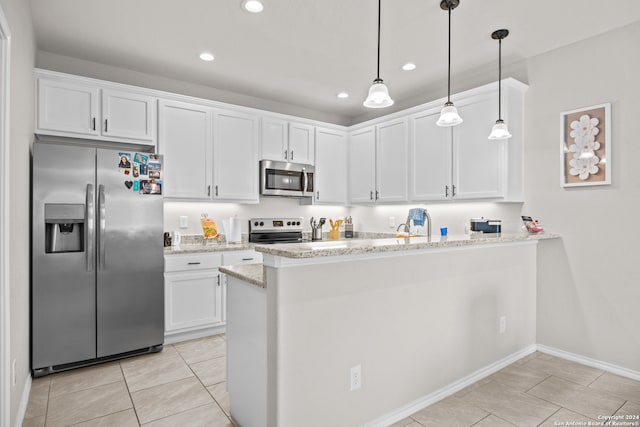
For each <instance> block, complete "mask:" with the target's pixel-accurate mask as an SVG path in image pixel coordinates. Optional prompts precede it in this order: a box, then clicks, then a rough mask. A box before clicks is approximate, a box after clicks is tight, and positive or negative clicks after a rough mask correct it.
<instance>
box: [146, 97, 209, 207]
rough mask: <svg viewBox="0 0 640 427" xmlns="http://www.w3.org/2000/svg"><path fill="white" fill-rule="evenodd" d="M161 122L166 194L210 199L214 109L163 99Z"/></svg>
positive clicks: (160, 137) (160, 144)
mask: <svg viewBox="0 0 640 427" xmlns="http://www.w3.org/2000/svg"><path fill="white" fill-rule="evenodd" d="M158 122H159V125H160V126H159V135H158V149H159V152H160V153H162V154H163V155H164V158H163V168H164V171H163V172H164V196H165V197H167V198H178V199H193V200H210V199H211V178H212V168H211V166H212V142H213V109H212V108H209V107H205V106H202V105H197V104H191V103H186V102H180V101H170V100H160V102H159V117H158Z"/></svg>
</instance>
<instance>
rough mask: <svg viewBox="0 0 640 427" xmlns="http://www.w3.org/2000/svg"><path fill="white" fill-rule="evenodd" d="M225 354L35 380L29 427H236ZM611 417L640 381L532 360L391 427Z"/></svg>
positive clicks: (193, 344) (177, 356) (639, 406)
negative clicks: (230, 410)
mask: <svg viewBox="0 0 640 427" xmlns="http://www.w3.org/2000/svg"><path fill="white" fill-rule="evenodd" d="M225 352H226V342H225V338H224V336H223V335H219V336H215V337H208V338H202V339H198V340H193V341H187V342H183V343H178V344H174V345H167V346H165V348H164V350H163V351H162V352H161V353H157V354H153V355H145V356H138V357H134V358H130V359H125V360H121V361H117V362H111V363H107V364H103V365H97V366H93V367H88V368H82V369H76V370H74V371H68V372H63V373H59V374H54V375H50V376H47V377H44V378H37V379H34V381H33V385H32V389H31V396H30V399H29V405H28V408H27V413H26V417H25V421H24V424H23V426H25V427H31V426H45V425H46V426H47V427H55V426H68V425H77V426H104V427H107V426H109V427H111V426H117V427H129V426H131V427H139V426H141V425H142V426H152V427H172V426H177V427H199V426H202V427H205V426H207V427H232V426H233V424H232V423H231V421H230V419H229V396H228V395H227V392H226V383H225V380H226V378H225V370H226V365H225ZM610 415H631V416H640V381H634V380H631V379H628V378H624V377H620V376H617V375H613V374H610V373H607V372H604V371H601V370H599V369H594V368H591V367H588V366H584V365H580V364H578V363H574V362H569V361H566V360H563V359H559V358H557V357H553V356H550V355H546V354H542V353H533V354H531V355H529V356H527V357H525V358H523V359H521V360H519V361H517V362H515V363H513V364H511V365H509V366H507V367H506V368H504V369H502V370H501V371H499V372H497V373H495V374H493V375H491V376H489V377H487V378H485V379H483V380H481V381H478V382H477V383H475V384H473V385H471V386H469V387H467V388H465V389H464V390H461V391H459V392H458V393H456V394H454V395H452V396H449V397H447V398H446V399H444V400H441V401H440V402H438V403H435V404H433V405H431V406H429V407H427V408H425V409H423V410H421V411H418V412H416V413H414V414H413V415H411V416H410V417H407V418H405V419H404V420H402V421H399V422H397V423H395V424H393V426H392V427H431V426H438V427H443V426H444V427H455V426H463V427H468V426H475V427H503V426H510V427H513V426H520V427H527V426H541V427H550V426H558V425H580V423H581V422H582V423H584V424H583V425H588V423H589V422H591V423H592V424H591V425H595V424H594V423H595V422H596V421H598V417H602V416H610ZM629 421H631V422H636V423H637V424H636V425H640V422H639V421H640V420H629ZM45 422H46V424H45ZM570 423H573V424H570ZM631 425H633V424H631ZM301 427H303V426H301ZM327 427H332V426H327Z"/></svg>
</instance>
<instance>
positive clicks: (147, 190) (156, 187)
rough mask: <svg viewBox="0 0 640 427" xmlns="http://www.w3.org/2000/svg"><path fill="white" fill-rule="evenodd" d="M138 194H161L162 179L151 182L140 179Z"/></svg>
mask: <svg viewBox="0 0 640 427" xmlns="http://www.w3.org/2000/svg"><path fill="white" fill-rule="evenodd" d="M140 194H162V181H156V182H152V181H149V180H146V179H143V180H141V181H140Z"/></svg>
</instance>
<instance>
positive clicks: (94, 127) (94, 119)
mask: <svg viewBox="0 0 640 427" xmlns="http://www.w3.org/2000/svg"><path fill="white" fill-rule="evenodd" d="M92 122H93V130H96V118H95V117H94V118H93V120H92Z"/></svg>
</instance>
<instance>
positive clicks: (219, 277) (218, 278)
mask: <svg viewBox="0 0 640 427" xmlns="http://www.w3.org/2000/svg"><path fill="white" fill-rule="evenodd" d="M218 286H220V274H218Z"/></svg>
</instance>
